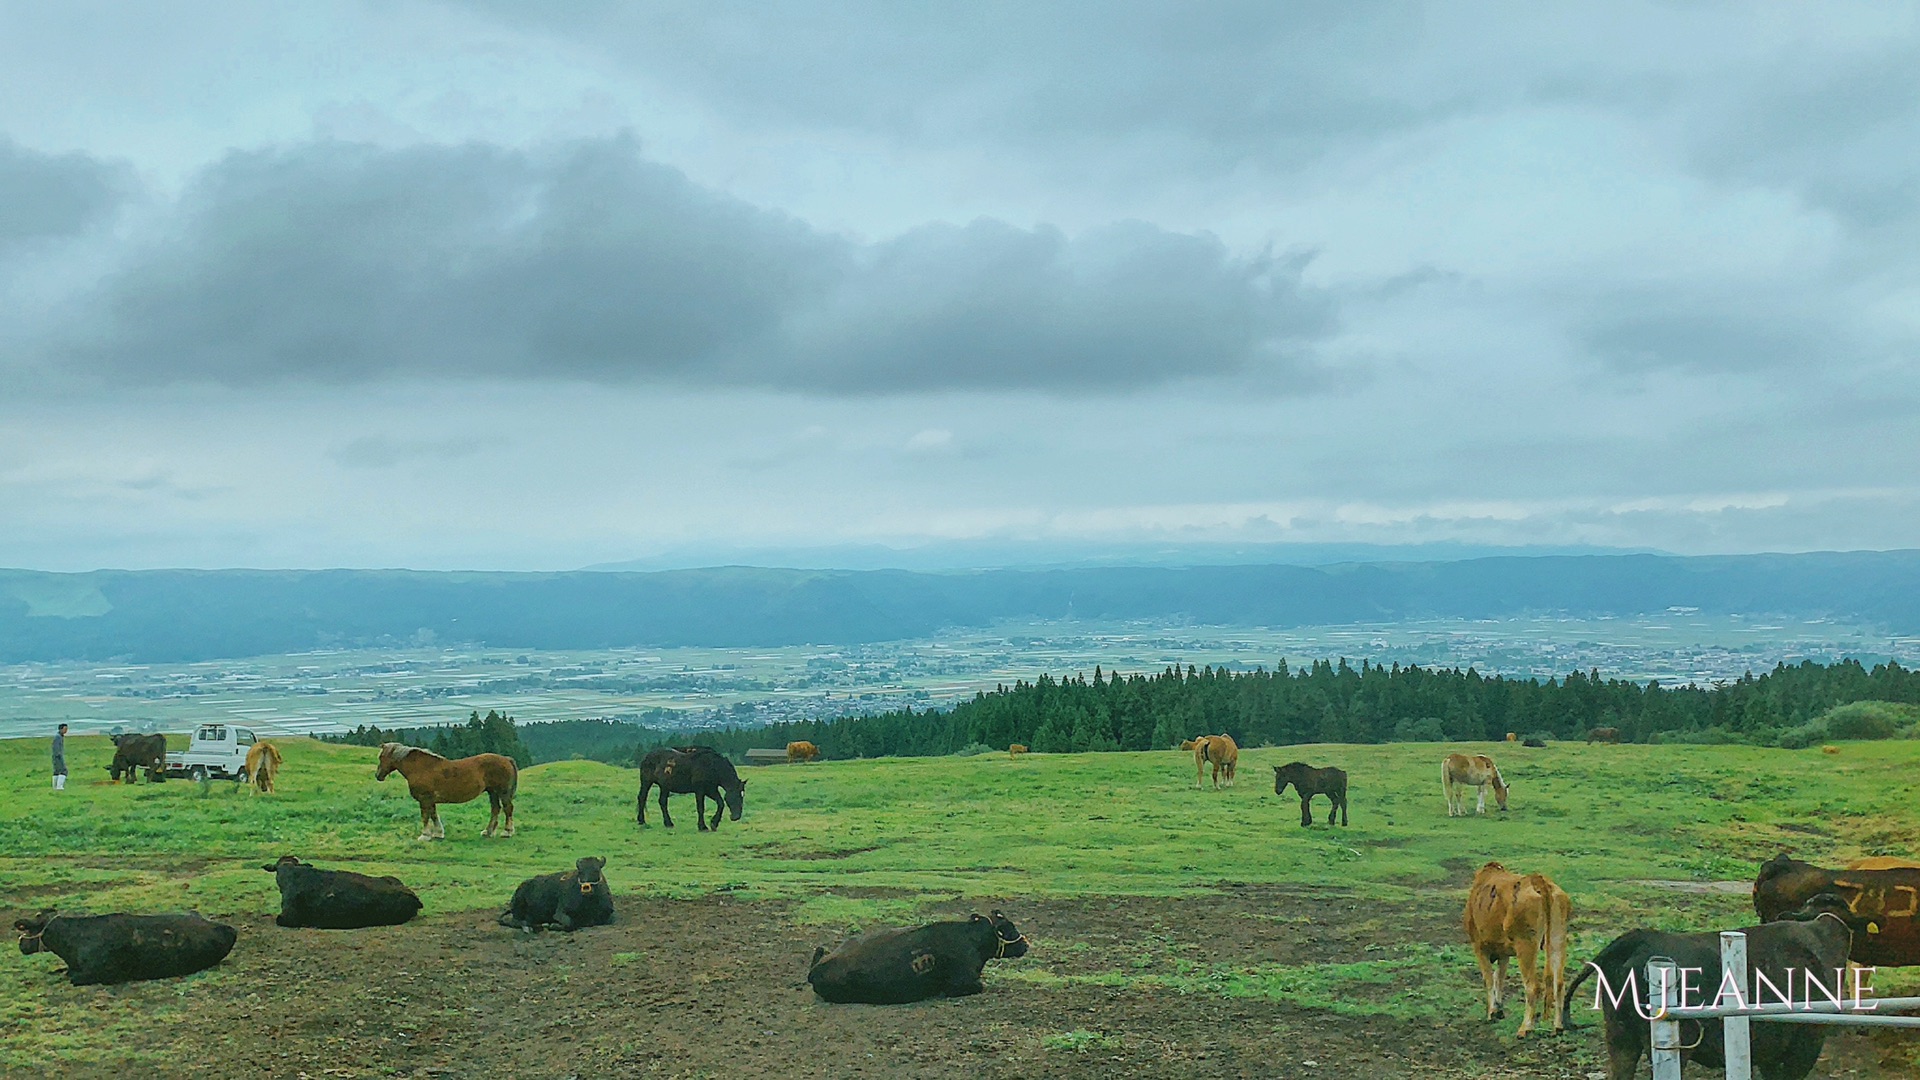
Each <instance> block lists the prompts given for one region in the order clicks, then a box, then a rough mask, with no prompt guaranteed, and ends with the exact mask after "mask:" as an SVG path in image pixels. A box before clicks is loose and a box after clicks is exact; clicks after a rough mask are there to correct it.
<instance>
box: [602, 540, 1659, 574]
mask: <svg viewBox="0 0 1920 1080" xmlns="http://www.w3.org/2000/svg"><path fill="white" fill-rule="evenodd" d="M1627 554H1660V553H1659V552H1653V551H1650V550H1646V549H1639V548H1599V547H1590V546H1568V547H1550V546H1539V547H1502V546H1497V545H1492V544H1461V543H1455V542H1452V541H1438V542H1434V543H1429V544H1303V543H1217V542H1216V543H1194V542H1180V543H1153V544H1148V543H1122V544H1101V545H1099V546H1097V547H1094V546H1090V545H1089V544H1088V543H1087V542H1086V541H1084V540H1058V541H1050V540H945V541H937V542H933V543H926V544H916V545H913V546H911V547H892V546H889V545H886V544H836V545H832V546H829V547H758V548H715V547H713V546H711V545H707V546H701V547H690V548H684V549H680V550H674V551H664V552H659V553H657V554H654V555H650V556H647V557H646V558H643V559H626V560H623V561H621V562H611V563H600V564H598V565H595V566H589V567H587V569H588V570H640V571H646V570H692V569H697V568H701V567H710V566H786V567H795V568H799V569H814V570H981V569H994V570H1072V569H1079V568H1084V567H1095V566H1167V567H1185V566H1228V565H1235V566H1256V565H1257V566H1267V565H1277V566H1328V565H1331V564H1334V563H1371V562H1442V561H1445V562H1454V561H1458V560H1460V559H1484V558H1490V557H1493V556H1496V555H1627Z"/></svg>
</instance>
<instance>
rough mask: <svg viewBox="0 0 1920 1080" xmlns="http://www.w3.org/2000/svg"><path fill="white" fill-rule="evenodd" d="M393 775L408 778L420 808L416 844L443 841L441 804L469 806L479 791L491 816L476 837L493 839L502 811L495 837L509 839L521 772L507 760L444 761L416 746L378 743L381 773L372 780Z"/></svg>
mask: <svg viewBox="0 0 1920 1080" xmlns="http://www.w3.org/2000/svg"><path fill="white" fill-rule="evenodd" d="M393 772H398V773H399V774H400V775H401V776H404V777H406V778H407V790H408V791H409V792H411V793H412V794H413V798H414V801H415V802H418V803H419V804H420V836H419V839H421V840H444V839H446V838H447V829H446V826H444V825H442V824H440V804H441V803H463V802H471V801H473V800H474V799H477V798H479V797H480V793H481V792H483V791H484V792H486V793H487V800H488V801H489V802H491V803H492V804H493V814H492V815H491V816H489V817H488V818H487V831H486V832H484V833H481V835H482V836H492V835H493V831H494V828H495V826H497V825H498V824H499V823H500V811H502V810H505V811H506V812H507V827H506V830H505V831H504V832H502V833H501V834H500V835H502V836H512V835H513V793H514V791H515V790H516V789H518V788H519V786H520V767H519V766H517V765H515V764H514V763H513V759H512V758H510V757H502V756H501V755H499V754H475V755H474V756H472V757H464V758H461V759H460V760H458V761H448V760H447V759H446V758H443V757H441V756H440V755H439V754H436V753H434V752H433V751H431V750H422V749H420V748H419V747H417V746H402V745H401V744H399V743H397V742H390V743H381V744H380V768H379V769H377V770H375V772H374V774H373V778H374V779H375V780H385V779H386V778H387V776H388V774H390V773H393Z"/></svg>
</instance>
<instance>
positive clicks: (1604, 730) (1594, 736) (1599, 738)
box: [1587, 727, 1620, 746]
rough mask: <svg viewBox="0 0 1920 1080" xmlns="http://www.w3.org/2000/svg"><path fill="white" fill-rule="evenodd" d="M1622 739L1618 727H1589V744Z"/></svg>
mask: <svg viewBox="0 0 1920 1080" xmlns="http://www.w3.org/2000/svg"><path fill="white" fill-rule="evenodd" d="M1619 741H1620V729H1619V728H1617V727H1597V728H1588V729H1587V745H1588V746H1592V745H1593V744H1594V743H1597V742H1603V743H1617V742H1619Z"/></svg>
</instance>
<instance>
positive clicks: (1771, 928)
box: [1564, 893, 1869, 1080]
mask: <svg viewBox="0 0 1920 1080" xmlns="http://www.w3.org/2000/svg"><path fill="white" fill-rule="evenodd" d="M1781 918H1782V920H1784V921H1781V922H1770V923H1766V924H1764V925H1761V926H1749V927H1745V928H1744V929H1743V930H1742V933H1744V934H1746V935H1747V973H1748V974H1747V979H1748V981H1749V985H1748V986H1746V987H1743V988H1742V990H1741V992H1742V993H1743V994H1752V993H1754V986H1753V983H1754V982H1756V976H1758V975H1765V976H1766V977H1767V981H1768V982H1769V983H1770V984H1771V985H1772V986H1773V987H1777V988H1778V991H1777V992H1776V991H1775V990H1773V989H1768V988H1766V987H1762V988H1761V991H1760V994H1759V995H1758V997H1759V1003H1764V1004H1768V1005H1771V1004H1774V1003H1776V1002H1777V1001H1778V999H1779V998H1780V997H1781V996H1782V995H1790V996H1791V999H1792V1000H1793V1001H1794V1002H1796V1003H1799V1002H1804V1001H1805V1000H1807V997H1808V995H1809V994H1811V995H1812V996H1813V997H1814V999H1815V1000H1825V999H1826V998H1825V997H1823V996H1822V995H1821V992H1820V991H1818V990H1809V989H1808V988H1807V987H1806V978H1807V975H1808V973H1809V972H1811V973H1812V975H1813V977H1814V978H1816V979H1821V980H1823V982H1824V984H1825V985H1826V987H1827V996H1831V994H1832V993H1833V990H1834V982H1835V979H1836V978H1838V976H1836V975H1835V972H1836V970H1844V969H1845V968H1846V966H1847V948H1848V946H1849V945H1850V944H1851V943H1852V940H1853V935H1854V934H1855V933H1867V932H1869V931H1868V926H1867V922H1866V920H1862V919H1860V918H1859V917H1857V916H1855V915H1854V914H1853V913H1852V912H1850V911H1848V910H1847V905H1846V901H1844V900H1842V899H1841V898H1840V897H1839V896H1837V895H1835V894H1833V893H1821V894H1820V895H1819V896H1816V897H1814V898H1813V899H1811V900H1808V901H1807V903H1806V905H1805V906H1803V907H1801V908H1800V909H1798V910H1796V911H1792V912H1789V913H1787V914H1785V915H1783V916H1781ZM1656 956H1667V957H1671V958H1673V961H1674V963H1675V964H1676V965H1678V966H1679V967H1683V968H1697V969H1700V970H1699V971H1698V973H1697V974H1690V975H1688V976H1687V982H1686V985H1687V986H1689V987H1692V988H1694V990H1693V992H1691V993H1689V995H1688V997H1689V998H1690V1000H1689V1001H1687V1002H1686V1004H1692V1005H1712V1004H1714V1003H1715V1002H1714V997H1715V993H1716V991H1717V990H1718V988H1719V986H1720V935H1719V934H1718V933H1704V934H1669V933H1663V932H1661V931H1658V930H1630V931H1628V932H1627V933H1624V934H1622V935H1620V936H1619V937H1617V938H1615V939H1613V941H1612V943H1610V944H1609V945H1608V946H1607V947H1606V948H1604V949H1601V950H1600V955H1598V956H1596V957H1594V958H1593V960H1591V961H1590V962H1589V963H1588V964H1587V966H1586V967H1585V968H1583V969H1582V970H1581V972H1580V974H1579V976H1578V977H1576V978H1575V979H1574V980H1573V982H1572V984H1570V985H1569V986H1568V987H1567V996H1566V998H1565V1001H1564V1004H1565V1005H1566V1006H1567V1007H1569V1008H1571V1007H1572V1005H1573V1001H1574V998H1575V996H1576V995H1577V994H1578V993H1579V990H1580V984H1581V983H1583V982H1585V981H1586V980H1587V979H1588V978H1589V977H1590V976H1592V975H1593V974H1594V973H1595V972H1596V971H1598V972H1599V974H1600V975H1601V977H1602V978H1604V979H1605V980H1606V986H1607V987H1608V988H1609V989H1608V990H1607V991H1606V992H1605V993H1603V994H1601V995H1600V1007H1601V1011H1602V1012H1603V1013H1604V1014H1605V1018H1606V1037H1607V1077H1608V1080H1631V1078H1632V1077H1633V1075H1634V1073H1635V1071H1636V1070H1638V1069H1639V1067H1640V1062H1642V1061H1644V1060H1646V1057H1647V1047H1648V1044H1649V1043H1650V1042H1651V1041H1652V1030H1651V1028H1650V1026H1649V1025H1648V1023H1647V1021H1646V1020H1644V1019H1642V1018H1641V1016H1640V1014H1639V1013H1638V1012H1637V1011H1636V1009H1635V1004H1634V1003H1635V999H1636V998H1637V999H1638V1001H1639V1003H1640V1005H1639V1007H1640V1009H1644V1008H1645V1007H1646V1000H1647V974H1646V972H1647V961H1649V960H1651V959H1653V958H1654V957H1656ZM1629 978H1631V980H1632V981H1631V986H1629ZM1789 979H1791V980H1792V982H1791V983H1789V982H1788V980H1789ZM1842 981H1843V982H1844V980H1842ZM1623 988H1627V989H1626V990H1625V994H1624V996H1623V997H1620V999H1619V1000H1618V1001H1615V1000H1614V998H1615V997H1616V996H1618V995H1621V994H1622V990H1623ZM1840 990H1841V991H1842V992H1843V993H1844V994H1845V995H1847V996H1851V994H1852V983H1851V982H1845V984H1844V985H1843V986H1841V987H1840ZM1842 1000H1845V998H1844V997H1843V999H1842ZM1748 1003H1749V1004H1754V1003H1756V1002H1754V1001H1752V1000H1750V1001H1749V1002H1748ZM1720 1026H1721V1025H1720V1021H1718V1020H1685V1021H1682V1022H1681V1025H1680V1036H1681V1042H1682V1043H1684V1044H1688V1045H1690V1046H1692V1047H1693V1049H1691V1050H1688V1051H1684V1052H1683V1053H1682V1055H1681V1058H1682V1060H1683V1061H1696V1062H1699V1063H1701V1064H1703V1065H1709V1066H1712V1067H1713V1068H1716V1069H1718V1068H1722V1067H1724V1065H1725V1059H1724V1057H1723V1053H1724V1052H1723V1050H1722V1046H1721V1035H1720ZM1828 1030H1829V1029H1828V1028H1827V1027H1824V1026H1820V1025H1814V1024H1754V1025H1752V1027H1751V1033H1752V1038H1753V1064H1754V1066H1755V1067H1756V1068H1757V1069H1758V1070H1759V1073H1760V1075H1761V1076H1762V1077H1764V1078H1765V1080H1801V1078H1802V1077H1804V1076H1806V1075H1807V1074H1808V1073H1810V1072H1812V1071H1813V1063H1814V1062H1815V1061H1816V1060H1818V1059H1819V1057H1820V1049H1821V1047H1822V1046H1824V1045H1825V1044H1826V1041H1827V1031H1828Z"/></svg>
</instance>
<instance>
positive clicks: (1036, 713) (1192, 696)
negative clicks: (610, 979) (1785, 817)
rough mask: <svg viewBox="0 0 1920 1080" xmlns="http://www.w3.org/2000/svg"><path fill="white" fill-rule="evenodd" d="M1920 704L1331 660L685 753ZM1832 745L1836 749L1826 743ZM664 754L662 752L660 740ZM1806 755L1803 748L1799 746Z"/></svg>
mask: <svg viewBox="0 0 1920 1080" xmlns="http://www.w3.org/2000/svg"><path fill="white" fill-rule="evenodd" d="M1862 701H1892V702H1903V703H1907V704H1920V674H1917V673H1915V672H1912V671H1909V670H1907V669H1905V668H1903V667H1901V666H1900V665H1899V664H1897V663H1894V662H1891V661H1890V662H1888V663H1884V664H1878V665H1875V666H1874V667H1873V668H1871V669H1869V668H1867V667H1865V666H1864V665H1862V664H1861V663H1860V662H1859V661H1857V660H1852V659H1847V660H1841V661H1838V662H1836V663H1833V664H1821V663H1816V662H1814V661H1812V660H1808V661H1803V662H1802V663H1800V664H1797V665H1791V666H1789V665H1787V664H1785V663H1781V664H1778V665H1776V666H1775V667H1774V668H1773V669H1772V670H1771V671H1768V672H1765V673H1763V674H1761V675H1757V676H1756V675H1754V674H1752V673H1748V674H1746V675H1745V676H1743V677H1741V678H1740V679H1738V680H1735V681H1732V682H1727V683H1715V684H1713V685H1711V686H1705V687H1702V686H1697V685H1693V684H1687V685H1682V686H1671V687H1669V686H1662V685H1661V684H1660V683H1659V682H1658V681H1650V682H1647V683H1636V682H1632V681H1630V680H1625V679H1605V678H1602V677H1601V675H1600V673H1599V671H1597V670H1592V671H1586V672H1579V671H1576V672H1573V673H1571V674H1569V675H1567V676H1566V677H1565V678H1558V679H1547V680H1545V681H1541V680H1539V679H1534V678H1526V679H1513V678H1506V677H1503V676H1499V675H1493V676H1483V675H1481V674H1480V673H1479V672H1478V671H1476V670H1474V669H1472V668H1467V669H1464V670H1462V669H1459V668H1450V669H1447V668H1426V667H1420V666H1418V665H1411V666H1404V667H1403V666H1401V665H1399V664H1394V665H1391V666H1382V665H1378V664H1372V663H1369V662H1367V661H1364V660H1363V661H1362V662H1361V663H1360V666H1358V667H1354V666H1352V665H1350V664H1348V663H1347V661H1346V660H1344V659H1342V660H1339V661H1335V662H1328V661H1324V660H1322V661H1315V662H1313V663H1312V664H1311V665H1309V666H1308V667H1305V668H1300V669H1293V668H1290V667H1289V666H1288V665H1287V664H1286V663H1285V662H1284V661H1282V662H1281V663H1280V665H1279V666H1278V667H1276V668H1275V669H1273V670H1267V669H1264V668H1260V669H1255V670H1253V671H1248V672H1235V671H1232V670H1229V669H1226V668H1214V667H1205V668H1195V667H1193V666H1191V665H1189V666H1187V667H1185V668H1184V669H1183V668H1180V667H1169V668H1167V669H1165V670H1163V671H1162V672H1160V673H1159V674H1158V675H1150V676H1149V675H1137V674H1136V675H1121V674H1113V675H1109V674H1107V673H1106V672H1105V671H1103V670H1101V669H1100V668H1097V667H1096V668H1095V669H1094V672H1093V676H1092V678H1087V677H1085V676H1074V677H1070V678H1063V679H1055V678H1053V677H1052V676H1049V675H1041V676H1040V677H1039V678H1038V679H1036V680H1034V681H1033V682H1027V681H1025V680H1022V681H1020V682H1016V683H1015V684H1014V685H1013V686H1011V687H1008V686H1001V687H998V688H996V689H994V690H992V691H989V692H982V693H978V694H976V695H975V696H974V697H973V699H972V700H970V701H966V702H962V703H961V704H959V705H956V706H953V707H952V708H950V709H947V710H944V711H943V710H939V709H932V710H927V711H916V710H913V709H911V708H909V709H906V710H902V711H897V712H887V713H880V714H875V715H865V716H843V717H839V718H836V719H831V720H821V721H795V722H784V723H776V724H772V725H769V726H767V727H762V728H735V729H728V730H725V731H707V732H699V733H695V734H691V735H686V736H683V737H681V738H682V740H694V741H699V742H702V743H706V744H708V745H712V746H714V747H716V748H718V749H720V750H722V751H723V752H726V753H729V754H731V755H733V756H735V757H738V756H740V755H741V754H742V753H743V752H744V751H745V750H746V749H748V748H749V747H775V746H783V745H785V744H786V743H787V742H791V741H795V740H802V739H804V740H806V741H808V742H812V743H814V744H815V745H817V746H819V747H820V750H821V753H822V754H823V755H824V756H826V757H830V758H855V757H884V756H925V755H940V754H951V753H956V752H960V751H963V750H965V749H967V748H968V747H970V746H976V745H985V746H990V747H994V748H996V749H998V748H1003V747H1005V746H1007V745H1008V744H1010V743H1024V744H1026V745H1027V746H1029V747H1031V748H1033V749H1034V750H1037V751H1041V752H1065V751H1084V750H1148V749H1155V748H1165V747H1170V746H1174V745H1177V744H1178V743H1179V742H1180V741H1181V740H1183V739H1188V738H1192V737H1193V736H1194V735H1196V734H1201V733H1206V732H1222V731H1224V732H1226V733H1227V734H1229V735H1232V736H1233V737H1234V739H1235V740H1237V741H1238V742H1240V743H1241V744H1243V745H1247V746H1262V745H1286V744H1289V743H1306V742H1346V743H1380V742H1439V741H1463V742H1470V741H1486V740H1499V739H1502V738H1505V736H1506V733H1507V732H1515V733H1520V734H1523V735H1541V736H1544V737H1546V738H1551V739H1578V738H1583V737H1584V736H1585V734H1586V732H1587V731H1588V730H1589V729H1591V728H1596V727H1611V728H1616V729H1618V730H1619V731H1620V734H1621V737H1622V738H1623V739H1626V740H1628V741H1632V742H1647V741H1660V740H1663V739H1673V740H1676V741H1728V742H1752V743H1756V744H1762V745H1775V744H1779V743H1781V742H1782V739H1783V736H1785V735H1787V734H1789V733H1790V732H1792V731H1795V730H1800V729H1804V728H1806V727H1807V726H1808V725H1809V724H1810V722H1812V721H1814V720H1815V719H1816V718H1818V717H1820V716H1821V715H1823V714H1824V713H1826V712H1827V710H1829V709H1832V708H1835V707H1836V706H1841V705H1847V704H1850V703H1853V702H1862ZM1835 737H1839V736H1837V735H1836V736H1835ZM662 741H667V742H671V741H674V739H673V738H671V737H667V738H663V740H662ZM1802 745H1804V744H1802Z"/></svg>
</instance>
